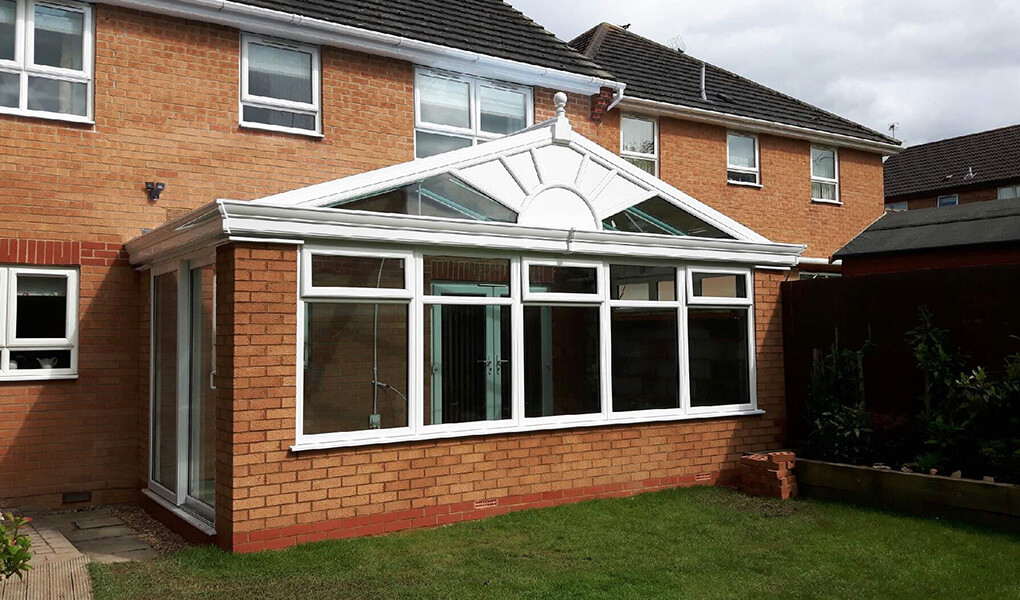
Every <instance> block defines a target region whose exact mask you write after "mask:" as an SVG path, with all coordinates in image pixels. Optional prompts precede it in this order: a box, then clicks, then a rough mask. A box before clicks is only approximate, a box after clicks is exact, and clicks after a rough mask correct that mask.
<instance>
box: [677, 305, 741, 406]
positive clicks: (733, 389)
mask: <svg viewBox="0 0 1020 600" xmlns="http://www.w3.org/2000/svg"><path fill="white" fill-rule="evenodd" d="M687 329H688V335H689V341H690V355H691V358H690V360H691V406H725V405H727V404H748V403H749V402H750V401H751V399H750V398H751V397H750V391H749V387H748V369H749V365H748V347H747V309H730V310H726V309H717V308H711V309H701V308H692V309H690V310H689V311H688V316H687Z"/></svg>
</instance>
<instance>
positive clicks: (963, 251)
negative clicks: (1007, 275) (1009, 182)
mask: <svg viewBox="0 0 1020 600" xmlns="http://www.w3.org/2000/svg"><path fill="white" fill-rule="evenodd" d="M833 259H835V260H841V261H842V263H843V273H844V275H847V276H854V275H873V274H877V273H895V272H900V271H918V270H923V269H946V268H961V267H977V266H987V265H1007V264H1014V265H1015V264H1020V200H1016V199H1012V198H1010V199H1004V200H989V201H986V202H976V203H973V204H967V205H963V206H955V207H953V208H951V209H946V210H939V209H938V208H925V209H920V210H910V211H905V212H901V211H893V212H889V213H887V214H886V215H884V216H883V217H882V218H881V219H879V220H878V221H875V222H874V223H872V224H871V225H870V226H869V227H868V228H867V229H865V230H864V231H862V232H861V233H860V235H858V236H856V237H855V238H854V239H852V240H850V242H849V243H847V245H846V246H844V247H843V248H841V249H840V250H839V251H838V252H836V253H835V254H834V255H833Z"/></svg>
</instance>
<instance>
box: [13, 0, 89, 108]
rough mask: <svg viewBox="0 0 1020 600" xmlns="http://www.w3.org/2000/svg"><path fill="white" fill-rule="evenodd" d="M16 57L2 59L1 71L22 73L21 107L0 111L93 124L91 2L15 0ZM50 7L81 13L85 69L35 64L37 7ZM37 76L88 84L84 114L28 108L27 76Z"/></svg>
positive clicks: (19, 87) (19, 103) (20, 87)
mask: <svg viewBox="0 0 1020 600" xmlns="http://www.w3.org/2000/svg"><path fill="white" fill-rule="evenodd" d="M15 5H16V8H15V25H14V60H0V73H10V74H15V75H18V76H19V85H18V106H17V107H12V106H0V114H12V115H24V116H28V117H38V118H42V119H53V120H58V121H68V122H72V123H86V124H92V123H93V120H92V119H93V116H92V111H93V79H94V78H93V71H94V56H95V52H94V42H93V31H94V27H93V9H92V7H91V6H90V5H88V4H83V3H80V2H73V1H69V0H45V1H44V0H15ZM36 6H51V7H54V8H59V9H62V10H68V11H73V12H78V13H81V14H82V70H80V71H77V70H75V69H65V68H61V67H51V66H48V65H37V64H35V7H36ZM29 77H36V78H42V79H53V80H57V81H66V82H69V83H82V84H85V85H86V91H85V98H86V109H85V114H84V115H75V114H69V113H60V112H50V111H44V110H32V109H29V108H28V79H29Z"/></svg>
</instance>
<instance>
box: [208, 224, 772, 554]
mask: <svg viewBox="0 0 1020 600" xmlns="http://www.w3.org/2000/svg"><path fill="white" fill-rule="evenodd" d="M296 265H297V251H296V250H295V249H294V248H292V247H286V246H269V245H265V246H258V245H253V244H231V245H229V246H225V247H222V248H221V249H220V251H219V255H218V263H217V274H218V277H219V282H218V287H217V299H218V302H219V308H218V315H219V323H220V324H221V325H220V327H221V328H220V329H219V330H218V332H217V339H218V342H219V347H218V348H217V352H218V361H219V362H218V379H217V387H218V389H219V390H220V392H219V393H220V397H219V406H218V417H219V424H220V425H219V426H220V432H219V434H220V435H219V442H218V444H219V445H218V463H217V491H218V494H217V502H218V506H217V514H216V517H217V524H216V527H217V535H218V538H219V544H220V545H222V546H223V547H225V548H229V549H232V550H235V551H253V550H260V549H264V548H278V547H283V546H288V545H292V544H294V543H298V542H301V541H311V540H316V539H324V538H327V537H346V536H351V535H366V534H372V533H381V532H385V531H393V530H397V529H404V528H409V527H420V526H431V525H438V524H443V523H449V522H453V521H458V520H463V519H471V518H477V517H482V516H488V515H492V514H498V513H500V512H506V511H509V510H517V509H520V508H526V507H534V506H545V505H549V504H557V503H562V502H570V501H575V500H580V499H584V498H592V497H598V496H608V495H621V494H631V493H635V492H638V491H641V490H651V489H659V488H663V487H675V486H679V485H690V484H695V483H706V484H708V483H713V482H715V481H717V480H720V479H731V478H732V477H733V476H734V475H735V473H736V467H737V461H738V459H739V456H740V453H741V452H743V451H749V450H752V449H762V448H772V447H776V446H777V445H779V444H780V443H781V440H782V436H783V429H784V392H783V359H782V326H781V322H780V319H781V316H780V308H779V302H778V294H779V283H780V282H781V281H782V280H783V279H784V278H785V277H786V276H787V274H786V273H783V272H777V271H758V272H757V273H756V274H755V317H756V329H757V340H756V341H757V362H758V404H759V407H761V408H763V409H764V410H765V411H767V413H766V414H765V415H763V416H751V417H738V418H730V419H708V420H692V421H680V422H674V423H657V424H648V425H614V426H603V427H593V428H578V429H572V430H563V431H551V432H529V433H515V434H500V435H491V436H476V437H467V438H460V439H450V440H440V441H422V442H413V443H398V444H381V445H377V446H371V447H358V448H339V449H332V450H321V451H305V452H300V453H294V452H291V451H290V450H289V448H290V446H291V444H293V443H294V420H295V402H296V399H295V393H296V390H295V388H294V386H295V381H294V368H295V364H294V360H295V352H294V344H295V340H296V328H297V324H296V321H295V318H294V306H295V303H296V302H297V277H296ZM231 319H233V322H232V323H231V322H230V320H231ZM476 501H490V503H491V504H492V506H484V507H479V508H476V505H475V502H476Z"/></svg>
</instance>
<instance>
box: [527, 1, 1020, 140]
mask: <svg viewBox="0 0 1020 600" xmlns="http://www.w3.org/2000/svg"><path fill="white" fill-rule="evenodd" d="M510 2H511V3H512V4H513V5H514V6H516V7H517V8H518V9H520V10H521V11H523V12H524V13H525V14H527V15H528V16H530V17H531V18H533V19H534V20H536V21H537V22H539V23H541V24H543V25H545V26H546V28H548V29H549V30H550V31H552V32H553V33H555V34H557V35H559V36H560V37H561V38H563V39H568V40H569V39H570V38H572V37H574V36H575V35H577V34H578V33H581V32H582V31H584V30H586V29H588V28H590V27H592V26H593V25H595V24H597V23H599V22H602V21H609V22H611V23H618V24H623V23H631V31H633V32H635V33H637V34H639V35H643V36H645V37H648V38H651V39H653V40H656V41H659V42H663V43H665V42H666V41H667V40H669V39H670V38H672V37H673V36H675V35H677V34H681V35H682V36H683V38H684V40H685V42H686V43H687V51H688V53H690V54H691V55H693V56H696V57H698V58H701V59H704V60H707V61H708V62H710V63H713V64H716V65H718V66H720V67H723V68H725V69H729V70H731V71H734V72H736V73H738V74H740V75H743V76H745V77H748V78H750V79H753V80H755V81H758V82H759V83H762V84H764V85H767V86H769V87H772V88H775V89H778V90H780V91H782V92H785V93H787V94H790V95H792V96H795V97H797V98H800V99H802V100H804V101H806V102H810V103H812V104H815V105H817V106H820V107H822V108H824V109H826V110H829V111H832V112H834V113H836V114H838V115H841V116H843V117H846V118H848V119H851V120H854V121H857V122H859V123H861V124H863V125H867V126H868V127H871V128H873V129H876V130H878V131H882V132H885V131H886V130H887V127H888V125H889V124H890V123H892V122H898V123H899V129H898V130H897V137H900V138H901V139H903V140H904V141H905V142H906V143H907V144H908V145H911V144H917V143H921V142H925V141H930V140H935V139H941V138H944V137H951V136H954V135H962V134H965V133H971V132H975V131H982V130H985V129H991V128H994V127H1000V126H1003V125H1012V124H1015V123H1020V111H1018V109H1017V106H1018V105H1020V104H1018V102H1017V98H1020V33H1018V30H1017V25H1018V23H1020V2H1017V1H1016V0H969V1H968V0H896V1H891V0H839V1H838V2H826V3H823V2H817V1H811V0H764V1H763V0H713V1H712V2H703V1H696V0H684V1H679V2H678V1H675V0H673V1H671V0H638V1H632V2H619V1H618V0H613V1H609V0H593V1H588V2H582V1H578V0H574V2H573V3H568V2H563V1H561V2H548V0H510ZM571 4H573V6H572V5H571Z"/></svg>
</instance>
